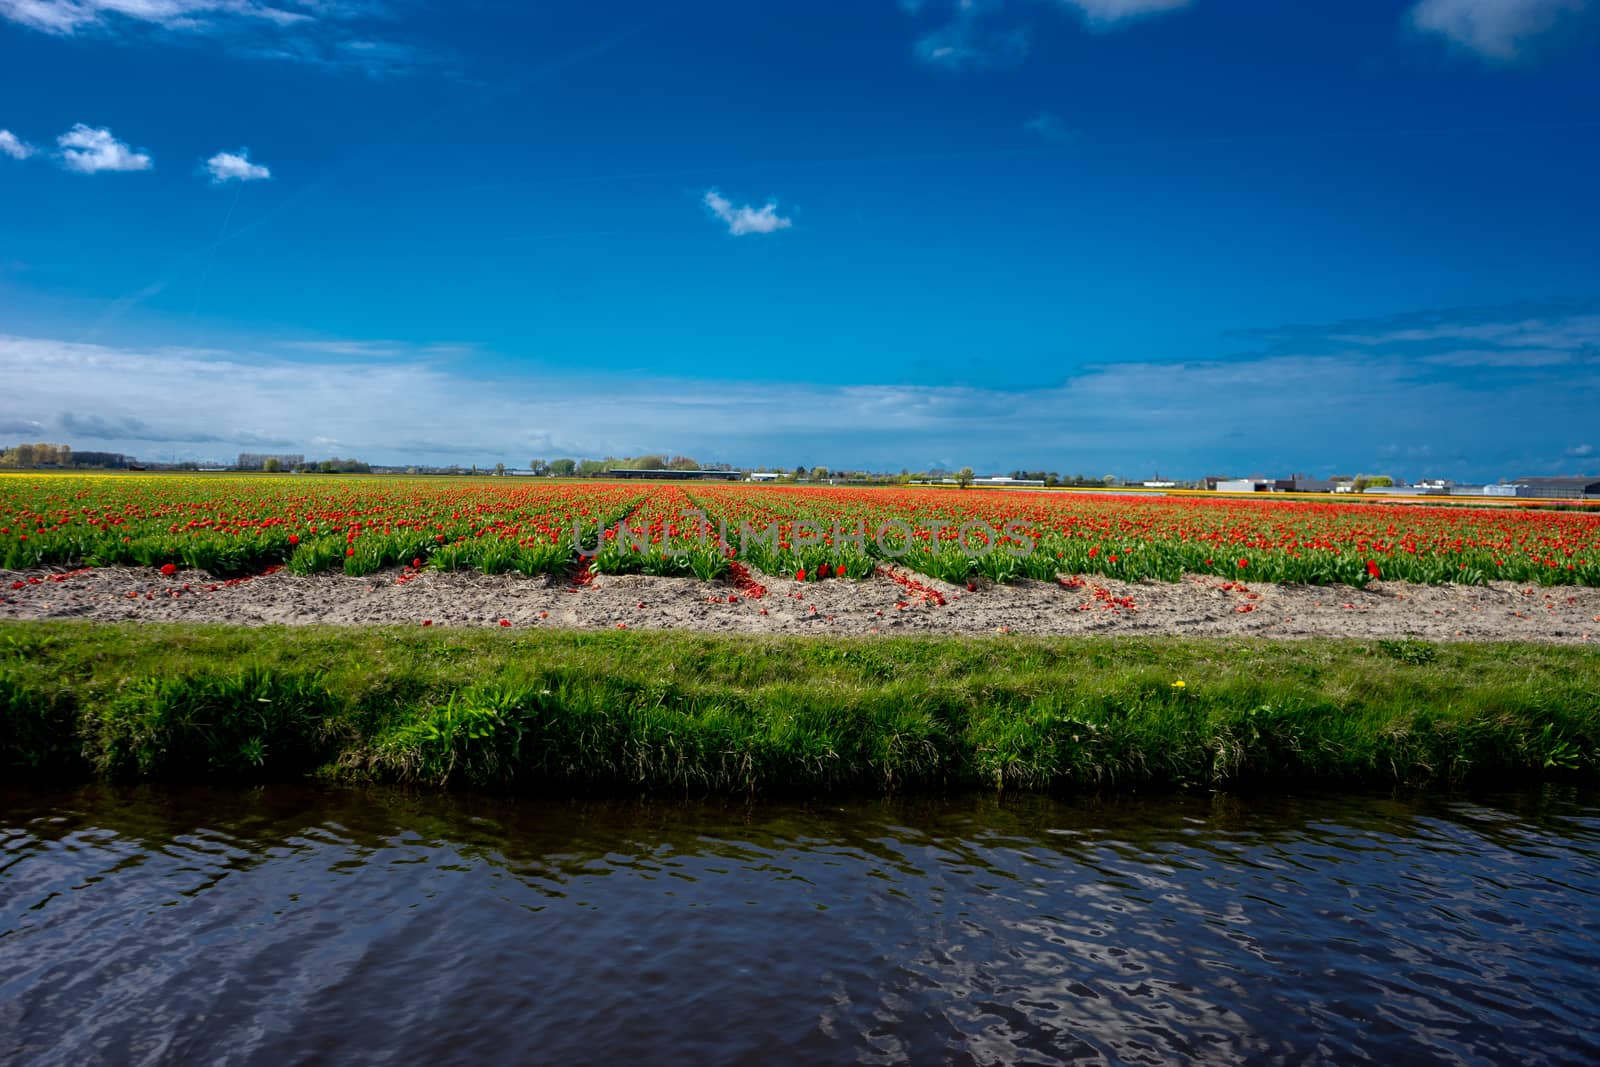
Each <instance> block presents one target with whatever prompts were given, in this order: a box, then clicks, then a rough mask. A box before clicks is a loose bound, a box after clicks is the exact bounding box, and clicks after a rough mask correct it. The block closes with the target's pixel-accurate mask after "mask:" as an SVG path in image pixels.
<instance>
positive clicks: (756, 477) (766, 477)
mask: <svg viewBox="0 0 1600 1067" xmlns="http://www.w3.org/2000/svg"><path fill="white" fill-rule="evenodd" d="M782 477H783V472H782V471H751V472H750V480H751V481H752V482H775V481H777V480H778V479H779V478H782Z"/></svg>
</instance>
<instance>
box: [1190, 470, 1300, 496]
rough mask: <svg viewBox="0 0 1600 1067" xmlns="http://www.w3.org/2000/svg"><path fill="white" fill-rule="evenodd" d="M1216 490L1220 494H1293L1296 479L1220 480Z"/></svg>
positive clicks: (1255, 477)
mask: <svg viewBox="0 0 1600 1067" xmlns="http://www.w3.org/2000/svg"><path fill="white" fill-rule="evenodd" d="M1210 480H1211V479H1209V478H1207V479H1206V481H1208V482H1209V481H1210ZM1216 489H1217V492H1219V493H1292V492H1294V479H1293V478H1267V477H1263V476H1261V475H1259V474H1257V475H1251V476H1250V477H1248V478H1223V479H1220V480H1218V482H1217V484H1216Z"/></svg>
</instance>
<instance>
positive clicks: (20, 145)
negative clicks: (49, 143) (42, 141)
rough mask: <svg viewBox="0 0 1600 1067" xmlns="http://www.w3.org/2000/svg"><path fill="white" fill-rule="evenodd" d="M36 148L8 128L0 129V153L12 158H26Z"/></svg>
mask: <svg viewBox="0 0 1600 1067" xmlns="http://www.w3.org/2000/svg"><path fill="white" fill-rule="evenodd" d="M36 151H37V149H35V148H34V147H33V145H31V144H29V143H28V142H26V141H24V140H23V139H22V138H20V137H18V136H17V135H16V134H14V133H12V132H11V131H10V130H0V154H3V155H8V156H10V157H11V158H12V159H27V158H28V157H29V156H31V155H33V153H34V152H36Z"/></svg>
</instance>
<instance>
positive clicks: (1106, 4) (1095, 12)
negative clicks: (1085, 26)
mask: <svg viewBox="0 0 1600 1067" xmlns="http://www.w3.org/2000/svg"><path fill="white" fill-rule="evenodd" d="M1059 2H1060V3H1061V5H1062V6H1063V7H1068V8H1073V9H1075V10H1076V11H1078V13H1079V14H1081V15H1082V16H1083V18H1084V21H1086V22H1088V23H1089V25H1091V26H1097V27H1106V26H1111V25H1113V24H1115V23H1118V22H1122V21H1124V20H1127V19H1136V18H1143V17H1145V16H1147V15H1159V14H1162V13H1164V12H1167V11H1176V10H1178V9H1179V8H1182V7H1188V6H1189V4H1190V3H1191V0H1059Z"/></svg>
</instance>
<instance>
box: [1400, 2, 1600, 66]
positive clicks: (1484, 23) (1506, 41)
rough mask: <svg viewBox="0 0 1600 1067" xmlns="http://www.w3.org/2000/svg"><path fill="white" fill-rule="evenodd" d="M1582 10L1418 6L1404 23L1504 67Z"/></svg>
mask: <svg viewBox="0 0 1600 1067" xmlns="http://www.w3.org/2000/svg"><path fill="white" fill-rule="evenodd" d="M1588 6H1589V0H1421V2H1420V3H1418V4H1417V5H1416V6H1415V7H1413V8H1412V9H1411V12H1410V20H1411V24H1412V25H1413V26H1414V27H1416V28H1417V29H1419V30H1421V31H1423V32H1425V33H1433V34H1438V35H1440V36H1442V37H1444V38H1446V39H1448V40H1449V41H1451V42H1452V43H1453V44H1455V45H1457V46H1458V47H1461V48H1465V49H1467V50H1468V51H1470V52H1474V53H1476V54H1478V55H1479V56H1482V57H1483V58H1485V59H1490V60H1496V61H1500V62H1507V61H1511V60H1515V59H1518V58H1521V57H1522V56H1523V55H1524V54H1525V52H1526V51H1527V49H1528V47H1529V45H1531V44H1532V43H1533V42H1534V41H1535V40H1537V39H1538V38H1540V37H1543V36H1544V35H1545V34H1548V33H1549V32H1550V31H1551V30H1553V29H1555V28H1556V26H1557V25H1558V24H1559V23H1561V22H1562V21H1563V20H1565V19H1566V18H1568V17H1569V16H1573V15H1578V14H1581V13H1582V12H1583V11H1584V10H1585V9H1586V8H1587V7H1588Z"/></svg>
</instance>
